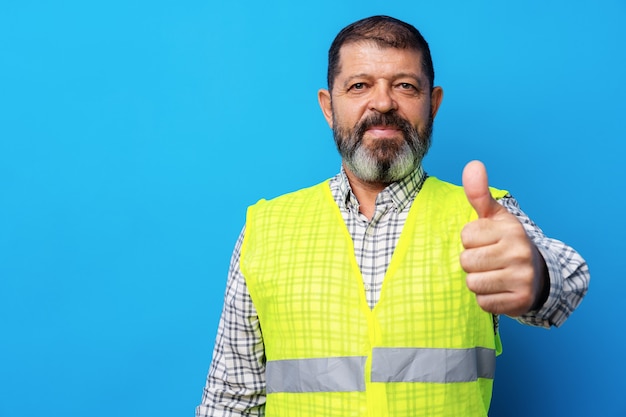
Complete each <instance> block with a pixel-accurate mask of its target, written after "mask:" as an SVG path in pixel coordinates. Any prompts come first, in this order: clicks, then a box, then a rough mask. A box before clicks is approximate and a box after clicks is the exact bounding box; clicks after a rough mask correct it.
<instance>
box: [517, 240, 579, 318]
mask: <svg viewBox="0 0 626 417" xmlns="http://www.w3.org/2000/svg"><path fill="white" fill-rule="evenodd" d="M535 246H536V247H537V250H538V251H539V253H541V256H542V257H543V259H544V261H545V262H546V266H547V269H548V279H549V280H550V292H549V294H548V298H547V300H546V302H545V303H544V304H543V306H541V307H540V308H539V309H538V310H534V311H529V312H528V313H526V314H524V315H522V316H519V317H517V320H518V321H519V322H520V323H523V324H527V325H530V326H537V327H545V328H546V329H548V328H550V327H551V326H556V327H558V326H560V325H561V324H563V322H564V321H565V319H566V318H567V317H561V316H562V315H561V314H559V313H560V311H559V308H558V307H559V300H560V299H561V296H562V293H563V276H562V274H561V268H560V264H559V261H558V259H557V257H556V255H554V254H552V253H551V252H550V251H549V250H548V249H547V248H546V247H543V246H542V245H541V244H538V243H537V242H535Z"/></svg>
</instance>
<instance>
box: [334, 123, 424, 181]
mask: <svg viewBox="0 0 626 417" xmlns="http://www.w3.org/2000/svg"><path fill="white" fill-rule="evenodd" d="M333 117H334V116H333ZM375 125H389V126H395V127H398V128H399V129H400V130H401V131H402V135H403V137H404V140H403V141H402V143H401V144H400V145H398V144H397V143H396V142H395V141H393V142H392V141H390V140H386V139H382V140H380V142H378V143H376V144H375V147H372V148H366V147H365V146H364V145H363V135H364V133H365V131H366V130H367V129H368V128H369V127H370V126H375ZM432 125H433V119H432V118H431V119H430V120H429V122H428V124H427V126H426V127H425V128H424V129H423V130H422V131H421V132H419V131H418V130H417V129H415V128H414V127H413V126H411V125H410V123H409V122H407V121H406V120H404V119H402V118H401V117H399V116H397V115H395V114H391V113H385V114H380V115H377V116H373V117H370V118H368V119H366V120H363V121H362V122H360V123H359V124H357V126H355V128H354V129H352V130H351V131H348V130H347V129H341V128H336V127H334V128H333V136H334V138H335V144H336V145H337V150H338V151H339V154H340V155H341V158H342V160H343V162H344V163H345V164H346V167H347V168H348V169H349V170H350V171H351V172H352V173H353V174H354V175H356V177H357V178H359V179H360V180H361V181H364V182H368V183H384V184H390V183H392V182H396V181H399V180H401V179H403V178H405V177H406V176H408V175H409V174H410V173H411V172H413V170H415V169H416V168H417V167H418V166H419V164H420V163H421V162H422V159H424V156H426V153H427V152H428V149H429V148H430V143H431V136H432ZM333 126H337V123H336V122H334V123H333Z"/></svg>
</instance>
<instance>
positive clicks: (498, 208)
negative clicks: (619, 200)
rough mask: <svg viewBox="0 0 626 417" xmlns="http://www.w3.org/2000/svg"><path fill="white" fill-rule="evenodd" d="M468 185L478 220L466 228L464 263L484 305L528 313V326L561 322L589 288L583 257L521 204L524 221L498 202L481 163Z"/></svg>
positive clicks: (472, 167)
mask: <svg viewBox="0 0 626 417" xmlns="http://www.w3.org/2000/svg"><path fill="white" fill-rule="evenodd" d="M463 189H464V190H465V195H466V197H467V200H468V202H469V203H470V204H471V206H472V207H473V208H474V210H475V211H476V214H477V215H478V219H476V220H474V221H471V222H469V223H467V224H466V225H465V227H464V228H463V230H462V231H461V241H462V243H463V247H464V249H465V250H463V251H462V252H461V255H460V261H461V267H462V268H463V269H464V270H465V272H467V276H466V282H467V286H468V288H469V289H470V290H471V291H472V292H474V293H475V294H476V301H477V302H478V304H479V305H480V307H481V308H482V309H483V310H485V311H488V312H490V313H494V314H506V315H509V316H512V317H524V319H523V320H522V321H524V322H526V323H529V324H535V325H541V326H550V325H555V326H558V325H560V324H562V323H563V321H565V319H566V318H567V316H569V314H570V313H571V312H572V311H573V310H574V309H575V308H576V307H577V306H578V304H579V303H580V301H581V299H582V297H583V296H584V295H585V293H586V291H587V286H588V283H589V271H588V270H587V267H586V265H585V263H584V261H583V260H582V258H580V256H579V255H578V254H577V253H576V252H575V251H574V250H573V249H572V248H569V247H567V246H566V245H564V244H562V243H561V242H557V241H555V240H550V239H547V238H546V237H545V236H544V235H543V233H542V232H541V230H540V229H539V228H538V227H536V225H534V224H533V223H532V222H531V221H530V220H529V219H528V218H527V216H526V215H524V214H523V213H521V210H519V207H517V209H516V211H519V213H518V214H519V215H523V216H522V217H523V218H522V219H520V218H518V217H517V216H516V215H515V214H512V213H511V212H510V211H509V210H508V209H507V208H506V207H504V206H503V203H502V202H501V203H500V204H498V202H497V201H496V200H495V199H494V198H493V196H492V194H491V192H490V190H489V187H488V179H487V171H486V169H485V166H484V165H483V163H482V162H480V161H471V162H469V163H468V164H467V165H466V166H465V168H464V170H463ZM516 205H517V204H514V205H513V206H516ZM529 230H530V233H529ZM548 284H549V287H548ZM546 294H547V295H546ZM543 300H546V301H545V302H543Z"/></svg>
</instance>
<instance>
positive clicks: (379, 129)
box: [365, 125, 402, 139]
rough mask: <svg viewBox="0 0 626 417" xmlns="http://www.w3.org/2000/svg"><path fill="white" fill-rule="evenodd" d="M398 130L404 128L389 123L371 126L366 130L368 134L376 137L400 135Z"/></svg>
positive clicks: (384, 137) (386, 137) (385, 137)
mask: <svg viewBox="0 0 626 417" xmlns="http://www.w3.org/2000/svg"><path fill="white" fill-rule="evenodd" d="M398 132H402V130H401V129H399V128H398V127H396V126H389V125H377V126H370V127H369V128H367V130H366V131H365V133H367V134H368V136H373V137H374V138H376V139H388V138H396V137H398Z"/></svg>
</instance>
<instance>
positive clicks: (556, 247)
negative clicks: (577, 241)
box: [498, 195, 589, 328]
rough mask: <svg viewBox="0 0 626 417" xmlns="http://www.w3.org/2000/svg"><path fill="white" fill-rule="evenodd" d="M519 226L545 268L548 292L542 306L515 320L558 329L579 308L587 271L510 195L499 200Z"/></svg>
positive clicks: (571, 251) (570, 250)
mask: <svg viewBox="0 0 626 417" xmlns="http://www.w3.org/2000/svg"><path fill="white" fill-rule="evenodd" d="M498 202H499V203H500V204H502V205H503V206H504V207H505V208H506V209H507V210H508V211H509V212H510V213H512V214H513V215H515V216H516V217H517V219H518V220H519V221H520V222H521V223H522V225H523V226H524V229H525V230H526V234H527V235H528V237H529V238H530V240H531V241H532V242H533V243H534V244H535V246H536V247H537V249H538V250H539V252H540V253H541V255H542V256H543V259H544V260H545V262H546V266H547V267H548V275H549V277H550V293H549V295H548V299H547V300H546V302H545V303H544V305H543V306H542V307H541V308H540V309H539V310H537V311H531V312H529V313H527V314H525V315H523V316H520V317H517V318H516V319H517V320H518V321H519V322H521V323H524V324H528V325H531V326H541V327H546V328H549V327H550V326H556V327H558V326H560V325H562V324H563V323H564V322H565V320H566V319H567V318H568V317H569V316H570V314H572V312H573V311H574V310H575V309H576V307H578V305H579V304H580V302H581V301H582V299H583V297H584V296H585V294H586V293H587V289H588V288H589V268H588V267H587V263H586V262H585V260H584V259H583V258H582V257H581V256H580V255H579V254H578V252H576V251H575V250H574V249H573V248H572V247H570V246H568V245H566V244H565V243H563V242H561V241H558V240H556V239H551V238H549V237H546V236H545V235H544V234H543V231H542V230H541V229H540V228H539V227H538V226H537V225H536V224H535V223H534V222H533V221H532V220H531V219H530V218H529V217H528V216H527V215H526V214H525V213H524V212H523V211H522V210H521V209H520V207H519V204H518V202H517V200H515V198H513V197H512V196H510V195H507V196H505V197H504V198H502V199H500V200H498Z"/></svg>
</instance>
